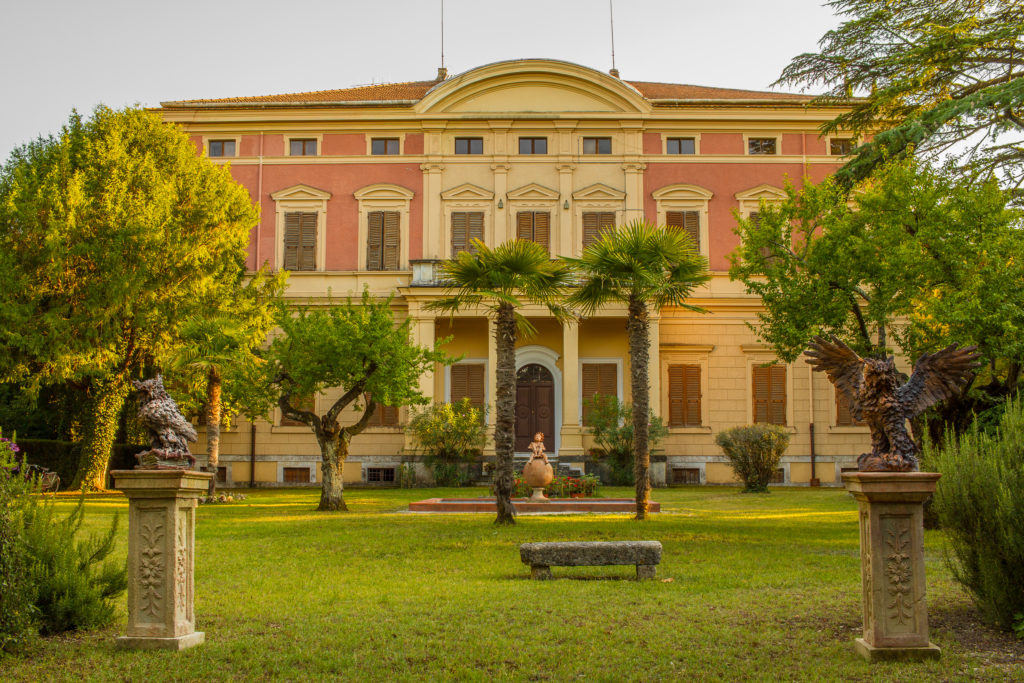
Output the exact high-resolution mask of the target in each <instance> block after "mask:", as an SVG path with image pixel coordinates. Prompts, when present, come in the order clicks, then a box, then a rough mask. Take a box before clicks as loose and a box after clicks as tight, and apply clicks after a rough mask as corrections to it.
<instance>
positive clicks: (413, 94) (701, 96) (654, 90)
mask: <svg viewBox="0 0 1024 683" xmlns="http://www.w3.org/2000/svg"><path fill="white" fill-rule="evenodd" d="M439 82H440V81H408V82H405V83H381V84H379V85H361V86H358V87H355V88H340V89H336V90H317V91H313V92H300V93H288V94H284V95H258V96H254V97H226V98H223V99H209V100H183V101H180V102H165V103H164V105H165V106H166V105H178V106H188V105H191V104H206V105H210V104H214V105H215V104H317V103H327V102H387V101H395V100H419V99H422V98H423V96H424V95H426V94H427V91H429V90H430V89H431V88H433V87H434V86H435V85H437V84H438V83H439ZM626 82H627V83H629V84H630V85H632V86H633V87H634V88H636V89H637V90H638V91H639V92H640V94H641V95H643V96H644V97H645V98H647V99H648V100H776V101H778V100H791V101H801V102H807V101H809V100H811V99H812V98H811V96H810V95H796V94H792V93H774V92H764V91H759V90H738V89H733V88H711V87H707V86H702V85H685V84H682V83H652V82H648V81H626Z"/></svg>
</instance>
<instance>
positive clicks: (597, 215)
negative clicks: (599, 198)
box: [583, 211, 615, 248]
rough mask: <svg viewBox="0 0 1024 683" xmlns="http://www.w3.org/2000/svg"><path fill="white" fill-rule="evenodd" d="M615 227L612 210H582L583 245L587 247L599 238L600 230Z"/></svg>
mask: <svg viewBox="0 0 1024 683" xmlns="http://www.w3.org/2000/svg"><path fill="white" fill-rule="evenodd" d="M614 227H615V212H614V211H585V212H583V247H584V248H586V247H589V246H590V245H591V244H593V243H594V242H596V241H598V240H599V239H600V238H601V231H602V230H605V229H607V228H614Z"/></svg>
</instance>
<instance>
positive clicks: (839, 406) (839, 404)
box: [835, 389, 867, 427]
mask: <svg viewBox="0 0 1024 683" xmlns="http://www.w3.org/2000/svg"><path fill="white" fill-rule="evenodd" d="M835 392H836V426H837V427H863V426H865V425H866V424H867V423H866V422H864V421H863V420H857V419H855V418H854V417H853V406H852V405H851V404H850V399H849V398H848V397H847V396H846V394H845V393H843V392H842V391H839V389H835Z"/></svg>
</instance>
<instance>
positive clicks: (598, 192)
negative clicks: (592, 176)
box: [572, 183, 626, 202]
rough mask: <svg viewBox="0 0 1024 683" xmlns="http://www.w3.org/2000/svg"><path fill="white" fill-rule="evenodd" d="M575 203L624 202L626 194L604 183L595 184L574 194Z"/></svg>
mask: <svg viewBox="0 0 1024 683" xmlns="http://www.w3.org/2000/svg"><path fill="white" fill-rule="evenodd" d="M572 198H573V200H574V201H577V202H580V201H599V202H604V201H622V200H624V199H625V198H626V193H625V192H623V191H622V190H616V189H615V188H614V187H611V186H610V185H605V184H604V183H594V184H593V185H588V186H587V187H584V188H583V189H580V190H576V191H575V192H573V193H572Z"/></svg>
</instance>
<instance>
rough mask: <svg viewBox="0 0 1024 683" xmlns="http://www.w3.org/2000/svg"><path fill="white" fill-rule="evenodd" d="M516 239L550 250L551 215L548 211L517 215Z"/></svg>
mask: <svg viewBox="0 0 1024 683" xmlns="http://www.w3.org/2000/svg"><path fill="white" fill-rule="evenodd" d="M516 239H521V240H530V241H532V242H536V243H537V244H539V245H541V246H542V247H544V248H545V249H549V250H550V248H551V247H550V243H551V214H550V213H548V212H547V211H519V212H518V213H516Z"/></svg>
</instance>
